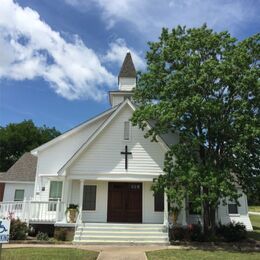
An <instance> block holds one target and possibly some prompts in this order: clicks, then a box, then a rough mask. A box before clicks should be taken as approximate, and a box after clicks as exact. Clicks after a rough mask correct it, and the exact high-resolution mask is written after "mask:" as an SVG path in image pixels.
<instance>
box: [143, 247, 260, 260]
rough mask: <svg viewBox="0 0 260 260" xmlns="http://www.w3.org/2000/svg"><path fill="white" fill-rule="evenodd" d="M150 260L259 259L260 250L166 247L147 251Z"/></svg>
mask: <svg viewBox="0 0 260 260" xmlns="http://www.w3.org/2000/svg"><path fill="white" fill-rule="evenodd" d="M146 255H147V258H148V260H158V259H160V260H168V259H171V260H173V259H176V260H177V259H178V260H179V259H180V260H181V259H185V260H197V259H198V260H203V259H205V260H206V259H207V260H208V259H212V260H213V259H214V260H218V259H220V260H223V259H225V260H229V259H232V260H235V259H237V260H238V259H243V260H254V259H256V260H258V259H260V253H259V252H243V253H242V252H229V251H222V250H215V251H209V250H196V249H193V250H188V249H166V250H159V251H153V252H146Z"/></svg>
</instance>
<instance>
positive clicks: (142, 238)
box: [74, 223, 169, 244]
mask: <svg viewBox="0 0 260 260" xmlns="http://www.w3.org/2000/svg"><path fill="white" fill-rule="evenodd" d="M74 243H80V244H95V243H97V244H103V243H105V244H106V243H108V244H109V243H120V244H123V243H137V244H144V243H145V244H147V243H149V244H168V243H169V239H168V233H167V232H166V230H165V228H164V226H163V225H162V224H114V223H113V224H110V223H84V224H81V225H79V226H78V228H77V230H76V232H75V236H74Z"/></svg>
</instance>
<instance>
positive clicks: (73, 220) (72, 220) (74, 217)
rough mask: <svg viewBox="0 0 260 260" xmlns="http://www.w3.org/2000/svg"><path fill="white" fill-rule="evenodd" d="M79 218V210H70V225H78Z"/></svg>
mask: <svg viewBox="0 0 260 260" xmlns="http://www.w3.org/2000/svg"><path fill="white" fill-rule="evenodd" d="M77 216H78V210H77V209H68V222H69V223H76V220H77Z"/></svg>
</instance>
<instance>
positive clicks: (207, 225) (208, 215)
mask: <svg viewBox="0 0 260 260" xmlns="http://www.w3.org/2000/svg"><path fill="white" fill-rule="evenodd" d="M203 224H204V235H212V234H215V227H216V210H215V207H213V206H210V205H209V204H208V203H204V204H203Z"/></svg>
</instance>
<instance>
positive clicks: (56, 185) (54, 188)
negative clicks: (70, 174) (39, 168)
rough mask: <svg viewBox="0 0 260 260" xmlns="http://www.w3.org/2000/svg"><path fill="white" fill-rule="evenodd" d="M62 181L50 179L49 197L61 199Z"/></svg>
mask: <svg viewBox="0 0 260 260" xmlns="http://www.w3.org/2000/svg"><path fill="white" fill-rule="evenodd" d="M61 194H62V181H51V183H50V195H49V198H50V199H56V200H58V199H61Z"/></svg>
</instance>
